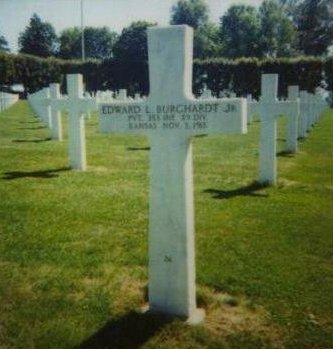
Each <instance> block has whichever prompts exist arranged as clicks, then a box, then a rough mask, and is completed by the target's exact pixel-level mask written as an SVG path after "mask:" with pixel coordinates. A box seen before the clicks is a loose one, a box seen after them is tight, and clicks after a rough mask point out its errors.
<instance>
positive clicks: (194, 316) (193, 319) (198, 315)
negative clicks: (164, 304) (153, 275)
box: [141, 304, 206, 326]
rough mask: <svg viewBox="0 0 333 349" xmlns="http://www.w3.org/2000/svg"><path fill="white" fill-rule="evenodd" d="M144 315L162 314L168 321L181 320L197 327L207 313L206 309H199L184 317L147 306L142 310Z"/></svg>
mask: <svg viewBox="0 0 333 349" xmlns="http://www.w3.org/2000/svg"><path fill="white" fill-rule="evenodd" d="M141 311H142V313H143V314H161V315H163V317H165V318H167V319H170V320H172V319H180V320H183V321H185V323H186V324H188V325H191V326H195V325H199V324H201V323H202V322H203V321H204V319H205V316H206V312H205V310H204V309H201V308H197V309H195V310H194V311H193V312H192V313H191V314H190V315H189V316H187V317H186V316H182V315H177V314H166V313H165V312H164V311H161V310H157V309H153V308H150V307H149V305H148V304H147V305H146V306H144V307H142V308H141Z"/></svg>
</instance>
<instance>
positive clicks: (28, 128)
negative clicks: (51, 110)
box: [18, 126, 47, 130]
mask: <svg viewBox="0 0 333 349" xmlns="http://www.w3.org/2000/svg"><path fill="white" fill-rule="evenodd" d="M43 128H47V126H36V127H19V128H18V129H19V130H41V129H43Z"/></svg>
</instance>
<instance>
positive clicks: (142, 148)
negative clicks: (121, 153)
mask: <svg viewBox="0 0 333 349" xmlns="http://www.w3.org/2000/svg"><path fill="white" fill-rule="evenodd" d="M127 150H130V151H135V150H147V151H148V150H150V147H128V148H127Z"/></svg>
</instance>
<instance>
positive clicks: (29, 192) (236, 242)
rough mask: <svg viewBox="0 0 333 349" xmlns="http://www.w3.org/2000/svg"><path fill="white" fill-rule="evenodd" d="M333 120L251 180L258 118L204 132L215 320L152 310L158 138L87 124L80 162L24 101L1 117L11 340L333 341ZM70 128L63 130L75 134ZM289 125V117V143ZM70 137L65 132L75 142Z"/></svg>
mask: <svg viewBox="0 0 333 349" xmlns="http://www.w3.org/2000/svg"><path fill="white" fill-rule="evenodd" d="M332 118H333V111H332V110H328V111H326V113H325V115H323V117H322V119H321V121H320V123H319V124H318V125H317V126H316V127H315V128H314V129H313V131H312V132H311V133H310V135H309V137H308V138H307V139H306V140H304V141H302V142H301V144H300V152H299V153H298V154H296V155H293V156H279V157H278V185H277V186H276V187H272V188H258V187H257V186H255V185H253V182H254V181H255V179H256V178H257V173H258V139H259V126H260V125H259V123H254V124H253V125H251V126H250V127H249V132H248V134H247V135H246V136H214V137H213V136H210V137H197V138H194V140H193V143H194V180H195V213H196V218H195V219H196V264H197V286H198V288H197V298H198V303H199V305H200V306H201V307H203V308H205V310H206V314H207V315H206V319H205V322H204V323H203V324H202V325H200V326H194V327H190V326H187V325H186V324H184V323H182V322H181V321H180V320H173V321H170V319H165V318H163V317H161V316H154V315H147V314H142V313H141V312H140V309H141V308H142V307H143V306H144V305H145V304H146V302H147V296H146V294H147V264H148V255H147V248H148V241H147V227H148V183H149V182H148V181H149V166H148V155H149V150H148V149H147V147H149V144H148V141H147V139H145V138H144V137H134V136H133V137H129V136H121V135H119V136H114V135H112V136H111V135H103V134H99V133H97V132H96V130H97V119H96V116H94V117H93V118H92V119H91V120H89V121H88V122H87V127H86V134H87V154H88V170H87V171H86V172H78V171H70V170H69V169H68V160H67V141H66V140H65V141H64V142H61V143H60V142H55V141H52V140H50V139H49V137H50V133H49V131H48V130H47V129H46V128H43V125H42V124H41V123H39V122H38V121H37V120H36V119H35V118H34V117H33V114H32V112H31V110H30V108H29V107H28V105H27V103H25V102H19V103H18V104H16V105H15V106H13V107H12V108H10V109H8V110H7V111H5V112H3V113H1V114H0V198H1V199H0V348H1V349H5V348H25V349H27V348H29V349H30V348H31V349H33V348H34V349H47V348H101V349H102V348H103V349H104V348H145V349H148V348H150V349H153V348H180V349H184V348H191V349H202V348H213V349H214V348H215V349H238V348H244V349H252V348H253V349H259V348H267V349H271V348H279V349H280V348H290V349H298V348H299V349H310V348H326V349H327V348H333V267H332V261H333V252H332V242H333V241H332V240H333V238H332V231H333V211H332V210H333V195H332V194H333V183H332V160H333V156H332V155H333V153H332V149H333V144H332ZM66 127H67V126H66V125H65V136H66V135H67V130H66ZM284 130H285V120H283V118H282V119H281V121H279V131H280V132H279V150H283V145H284V141H283V140H284V137H285V136H284V132H285V131H284ZM65 139H67V137H65Z"/></svg>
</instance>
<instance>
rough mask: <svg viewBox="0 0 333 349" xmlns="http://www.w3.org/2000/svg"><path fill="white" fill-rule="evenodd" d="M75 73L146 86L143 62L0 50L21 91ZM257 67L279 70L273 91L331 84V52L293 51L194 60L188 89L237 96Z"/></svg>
mask: <svg viewBox="0 0 333 349" xmlns="http://www.w3.org/2000/svg"><path fill="white" fill-rule="evenodd" d="M70 73H81V74H83V76H84V81H85V83H86V89H87V90H88V91H96V90H106V89H110V90H115V89H119V88H127V89H128V93H129V94H134V93H135V92H141V93H143V94H147V93H148V91H149V78H148V64H147V62H142V61H135V62H134V61H130V62H123V61H117V60H115V59H108V60H105V61H96V60H89V61H86V62H84V63H82V62H80V61H65V60H60V59H56V58H46V59H43V58H39V57H35V56H30V55H23V54H19V55H13V54H7V53H0V85H10V84H13V83H22V84H23V85H24V87H25V91H26V93H32V92H35V91H37V90H39V89H40V88H42V87H45V86H48V85H49V84H50V83H51V82H59V83H61V85H62V90H63V92H65V91H66V79H65V76H66V74H70ZM262 73H276V74H279V95H280V96H286V95H287V87H288V85H299V86H300V89H304V90H308V91H309V92H313V91H314V89H315V88H316V87H317V86H319V85H323V84H324V85H325V86H327V88H328V89H329V90H331V91H332V89H333V57H329V58H327V59H321V58H315V57H298V58H292V59H286V58H283V59H266V60H262V61H260V60H258V59H257V58H241V59H237V60H227V59H223V58H214V59H206V60H195V61H194V65H193V91H194V93H195V94H198V93H199V91H200V90H201V89H202V88H203V85H204V84H205V83H206V84H207V86H208V88H210V89H211V90H212V91H213V94H215V95H218V94H219V93H220V92H221V91H222V90H224V89H228V90H231V91H234V92H235V93H236V94H237V95H239V96H246V95H247V94H249V93H251V94H252V95H253V96H254V97H258V96H259V95H260V77H261V74H262Z"/></svg>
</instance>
